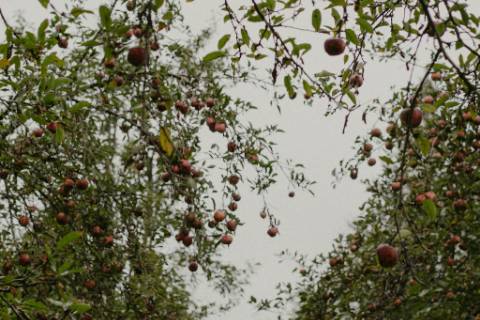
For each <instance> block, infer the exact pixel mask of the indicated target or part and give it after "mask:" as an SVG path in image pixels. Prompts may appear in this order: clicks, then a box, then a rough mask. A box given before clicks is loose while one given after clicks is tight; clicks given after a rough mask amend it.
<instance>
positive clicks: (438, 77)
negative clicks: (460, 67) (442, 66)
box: [430, 71, 442, 81]
mask: <svg viewBox="0 0 480 320" xmlns="http://www.w3.org/2000/svg"><path fill="white" fill-rule="evenodd" d="M430 77H431V79H432V80H433V81H440V80H442V74H441V73H440V72H438V71H437V72H432V74H431V75H430Z"/></svg>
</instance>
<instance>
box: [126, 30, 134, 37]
mask: <svg viewBox="0 0 480 320" xmlns="http://www.w3.org/2000/svg"><path fill="white" fill-rule="evenodd" d="M124 36H125V38H127V39H130V38H131V37H132V36H133V29H129V30H128V31H127V32H125V34H124Z"/></svg>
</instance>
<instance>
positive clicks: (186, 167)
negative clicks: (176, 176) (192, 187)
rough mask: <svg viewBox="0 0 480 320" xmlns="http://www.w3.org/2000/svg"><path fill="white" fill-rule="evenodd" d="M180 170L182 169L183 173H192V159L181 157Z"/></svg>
mask: <svg viewBox="0 0 480 320" xmlns="http://www.w3.org/2000/svg"><path fill="white" fill-rule="evenodd" d="M180 170H181V171H182V173H185V174H190V173H191V172H192V165H191V164H190V161H188V160H187V159H181V160H180Z"/></svg>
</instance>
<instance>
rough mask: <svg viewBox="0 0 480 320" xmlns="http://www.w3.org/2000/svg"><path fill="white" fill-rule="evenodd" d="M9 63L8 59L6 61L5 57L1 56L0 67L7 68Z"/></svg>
mask: <svg viewBox="0 0 480 320" xmlns="http://www.w3.org/2000/svg"><path fill="white" fill-rule="evenodd" d="M9 65H10V61H8V59H6V58H3V59H0V69H2V70H3V69H7V67H8V66H9Z"/></svg>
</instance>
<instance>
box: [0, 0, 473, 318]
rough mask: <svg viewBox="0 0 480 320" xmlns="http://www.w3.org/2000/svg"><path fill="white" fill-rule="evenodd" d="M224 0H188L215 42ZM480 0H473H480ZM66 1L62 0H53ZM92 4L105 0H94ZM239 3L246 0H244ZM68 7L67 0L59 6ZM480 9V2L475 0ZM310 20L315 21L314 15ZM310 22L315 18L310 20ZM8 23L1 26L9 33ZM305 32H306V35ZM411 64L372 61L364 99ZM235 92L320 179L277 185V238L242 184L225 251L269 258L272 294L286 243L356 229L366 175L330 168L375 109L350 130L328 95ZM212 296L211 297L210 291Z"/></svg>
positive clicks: (16, 4)
mask: <svg viewBox="0 0 480 320" xmlns="http://www.w3.org/2000/svg"><path fill="white" fill-rule="evenodd" d="M222 2H223V1H196V2H193V3H191V4H188V5H185V9H186V17H187V18H186V21H187V22H188V23H189V24H191V25H192V26H194V27H195V28H198V30H200V29H201V28H202V27H204V26H208V25H210V24H211V23H212V21H213V20H215V21H218V29H219V31H218V36H217V37H214V39H213V40H212V47H213V46H215V44H216V40H217V39H218V37H219V36H221V35H223V34H225V33H227V32H229V31H230V29H229V25H224V24H223V22H222V21H223V20H222V19H223V15H221V12H220V10H219V6H220V4H221V3H222ZM475 2H477V1H473V0H472V3H475ZM54 3H56V4H61V3H62V1H58V0H57V1H54ZM87 3H91V4H92V6H96V5H98V4H99V3H100V1H96V0H89V1H87ZM237 3H242V2H241V1H240V0H238V1H237ZM0 7H1V8H2V9H3V11H4V12H5V13H6V15H7V17H10V18H11V17H12V15H13V14H14V13H16V12H18V11H19V10H20V11H21V12H22V13H23V15H24V16H25V18H26V19H27V21H29V22H32V23H37V22H38V21H40V20H41V19H42V18H43V17H44V15H45V10H43V9H42V8H41V7H40V6H39V5H38V1H37V0H20V1H19V0H1V2H0ZM60 7H61V6H60ZM474 7H475V10H476V11H477V12H479V10H480V4H478V2H477V3H476V4H475V6H474ZM306 23H309V21H307V22H306ZM307 27H308V26H307ZM3 28H4V26H3V25H0V32H1V33H2V34H3ZM306 36H308V37H309V38H308V40H310V41H313V43H314V47H313V49H312V53H313V54H311V56H310V59H309V61H307V63H308V66H309V68H310V69H311V70H314V71H315V72H316V71H320V70H325V69H327V70H330V71H332V72H335V71H338V70H339V69H340V67H341V58H340V59H339V58H332V57H327V56H326V55H325V54H324V53H323V50H322V45H323V40H324V37H325V36H324V35H323V36H322V35H302V36H301V38H303V37H306ZM305 39H306V38H305ZM399 70H404V67H403V66H402V65H400V64H399V63H398V62H395V61H392V62H389V63H386V64H380V63H375V64H369V65H368V66H367V73H366V76H365V84H364V86H363V87H362V88H361V94H360V100H361V101H368V100H370V99H372V98H374V97H380V98H387V97H389V94H390V93H391V91H390V89H389V88H390V86H391V85H394V84H397V85H400V84H402V83H405V80H406V79H407V77H408V74H407V73H406V72H399ZM232 94H234V95H237V96H240V97H242V98H246V99H250V100H251V101H253V102H254V103H255V104H256V105H263V106H265V107H264V108H263V109H261V110H260V111H258V112H256V114H252V115H251V119H252V121H254V122H255V123H257V124H259V125H261V124H262V123H278V124H279V125H280V127H281V128H283V129H284V130H286V134H284V135H283V136H281V137H279V138H278V139H277V141H278V142H279V151H280V153H281V154H283V156H284V157H285V158H294V159H295V160H297V161H299V162H301V163H303V164H305V166H306V168H307V173H308V176H309V177H310V178H311V179H313V180H316V181H318V184H317V185H316V186H315V187H314V191H315V193H316V196H315V197H312V196H310V195H308V194H301V193H298V192H297V196H296V197H295V198H293V199H291V198H289V197H288V196H287V188H286V186H285V184H284V185H283V186H279V187H276V188H274V189H273V190H272V192H271V193H270V196H269V202H270V203H271V204H272V208H271V209H273V211H274V213H275V214H276V215H277V216H278V217H279V218H280V219H281V221H282V224H281V226H280V236H278V237H276V238H274V239H271V238H269V237H268V236H267V235H266V233H265V232H266V228H267V222H266V221H264V220H261V219H260V218H259V215H258V213H259V211H260V210H261V208H262V206H263V204H262V200H261V199H258V198H257V197H255V195H248V194H247V190H244V191H243V192H242V195H243V199H242V201H241V202H240V208H239V211H238V212H239V215H240V216H241V217H242V219H243V220H244V221H245V222H246V226H244V227H242V228H239V231H238V232H237V235H236V239H235V241H234V243H233V244H232V245H231V246H230V248H228V249H226V250H225V251H224V252H225V254H224V258H225V259H226V260H227V261H231V262H233V263H235V264H237V265H239V266H242V265H244V264H245V262H246V261H250V262H261V263H262V266H261V267H259V268H257V269H256V274H255V276H254V277H252V278H251V282H252V285H251V286H250V287H247V288H246V297H245V300H246V299H247V298H248V297H249V296H250V295H255V296H257V297H272V296H273V295H274V292H275V290H274V287H275V285H276V284H277V283H278V282H279V281H285V280H287V281H288V280H295V276H294V275H292V274H291V272H290V271H291V268H292V265H288V264H278V259H277V257H276V254H278V253H279V252H280V251H282V250H284V249H289V250H291V251H299V252H302V253H305V254H309V255H311V256H313V255H316V254H318V253H320V252H328V251H329V249H330V248H331V243H332V240H333V239H334V238H335V237H336V236H337V235H338V234H339V233H344V232H347V231H348V230H349V226H348V225H349V222H351V221H352V220H353V219H354V217H355V216H356V215H357V214H358V210H357V208H358V206H359V205H360V204H361V203H362V202H363V201H364V200H365V199H366V197H367V194H366V192H365V191H364V188H363V187H362V186H361V185H360V183H359V182H351V181H350V180H345V181H344V182H343V183H342V184H341V185H339V186H338V187H337V189H332V188H331V182H332V176H331V175H330V172H331V171H332V169H333V168H335V166H337V165H338V161H339V160H341V159H345V158H348V157H350V156H351V155H352V151H351V146H352V144H353V140H354V138H355V136H357V135H359V134H362V135H364V134H365V133H366V132H367V131H369V130H370V129H371V128H372V127H373V126H374V125H375V115H370V116H369V118H368V120H369V121H368V125H365V124H363V122H361V119H360V118H361V111H360V112H357V113H355V114H354V115H353V116H352V118H351V119H350V125H349V127H348V130H347V133H346V134H345V135H342V134H341V128H342V124H343V115H342V114H341V113H340V114H338V115H336V116H332V117H329V118H325V117H324V116H323V114H324V110H325V109H324V107H325V104H324V103H323V102H322V101H316V102H315V103H314V105H313V107H312V108H310V107H306V106H303V104H302V103H301V101H300V99H297V100H295V101H286V102H284V103H283V109H282V115H278V113H277V112H276V110H275V109H274V108H272V107H270V106H269V98H270V96H269V95H268V93H266V92H264V91H262V90H261V89H255V88H251V87H248V88H246V87H239V88H236V89H235V90H233V91H232ZM375 170H377V169H376V168H366V167H363V168H361V171H362V172H361V173H362V175H364V174H367V175H372V174H373V173H374V172H375ZM210 294H211V293H210V292H209V291H208V290H206V289H204V288H202V289H198V290H196V292H195V296H196V297H197V299H202V300H203V299H206V300H208V298H210V297H211V296H210ZM206 297H207V298H206ZM214 319H228V320H243V319H262V320H273V319H275V316H274V315H273V314H265V313H261V314H259V313H256V312H255V310H254V308H252V307H251V306H249V305H248V304H247V303H241V304H240V305H239V306H238V307H236V308H235V309H233V310H232V311H231V312H229V313H228V314H224V315H220V316H219V317H212V318H211V319H209V320H214Z"/></svg>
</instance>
